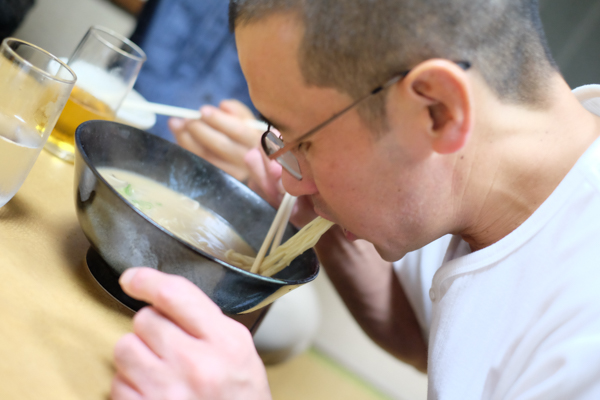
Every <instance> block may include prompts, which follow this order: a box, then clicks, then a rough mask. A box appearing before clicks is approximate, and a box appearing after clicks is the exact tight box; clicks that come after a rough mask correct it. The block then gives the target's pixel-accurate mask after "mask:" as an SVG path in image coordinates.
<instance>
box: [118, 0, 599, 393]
mask: <svg viewBox="0 0 600 400" xmlns="http://www.w3.org/2000/svg"><path fill="white" fill-rule="evenodd" d="M230 10H231V21H232V23H233V25H234V27H235V33H236V40H237V45H238V52H239V56H240V63H241V66H242V69H243V71H244V74H245V76H246V79H247V81H248V85H249V89H250V94H251V97H252V100H253V103H254V105H255V106H256V108H257V110H259V111H260V112H261V114H262V115H264V116H265V117H266V118H267V119H268V120H269V121H271V122H272V124H273V126H274V127H276V128H277V130H278V132H279V133H280V134H281V138H282V140H283V142H284V143H286V144H288V145H287V146H286V147H284V148H283V150H282V152H281V153H284V154H287V156H286V161H287V163H286V168H284V169H283V170H282V169H281V168H278V167H276V166H274V165H273V164H272V163H268V162H266V161H263V159H262V158H261V157H260V154H259V153H257V152H251V153H249V154H248V155H247V157H246V159H247V161H248V163H249V164H250V165H251V166H252V170H253V176H252V182H253V185H254V187H255V188H256V189H257V190H258V191H260V192H262V194H263V195H264V196H265V197H267V198H269V199H270V201H272V202H276V201H277V198H278V196H279V193H278V191H277V189H276V187H277V186H276V178H277V177H279V176H281V179H282V181H283V185H284V187H285V189H286V190H287V191H288V192H289V193H291V194H293V195H296V196H304V199H309V200H310V202H311V203H312V206H313V207H314V211H315V212H316V214H318V215H321V216H323V217H325V218H327V219H330V220H332V221H334V222H336V224H338V227H334V228H333V229H332V230H330V231H329V232H328V233H327V234H326V235H325V236H323V238H322V239H321V241H320V242H319V244H318V245H317V247H316V250H317V252H318V255H319V259H320V261H321V262H322V264H323V266H324V267H325V268H326V270H327V273H328V275H329V277H330V278H331V280H332V281H333V282H334V285H335V286H336V288H337V290H338V291H339V292H340V294H341V295H342V297H343V298H344V300H345V302H346V305H347V306H348V307H349V309H350V310H351V312H352V314H353V315H354V317H355V318H356V319H357V321H358V322H359V323H360V324H361V326H362V327H363V329H364V330H365V331H366V332H367V333H368V334H369V336H370V337H371V338H372V339H373V340H374V341H376V342H377V343H378V344H379V345H380V346H382V347H383V348H385V349H386V350H387V351H389V352H390V353H391V354H393V355H395V356H396V357H398V358H399V359H401V360H403V361H405V362H408V363H411V364H412V365H414V366H415V367H416V368H419V369H421V370H425V369H427V371H428V375H429V397H430V398H433V399H435V398H440V399H446V398H448V399H480V398H484V399H513V398H515V399H516V398H519V399H530V398H539V399H596V398H600V379H599V378H600V301H598V300H600V299H599V297H600V291H598V290H597V287H596V282H597V280H598V278H600V277H599V275H600V268H599V267H600V265H599V264H600V262H599V261H598V260H600V249H598V246H597V245H596V242H597V239H596V238H597V237H598V234H599V233H600V232H599V229H600V228H599V227H598V224H597V223H596V222H595V221H597V220H598V218H599V217H600V191H599V189H600V158H599V157H600V144H599V143H598V141H597V138H598V136H599V135H600V119H599V118H598V116H596V115H594V114H593V113H591V112H589V111H588V110H587V109H586V108H585V107H584V106H583V105H582V104H581V103H580V101H579V100H578V98H577V97H576V96H575V95H573V93H572V92H571V91H570V89H569V87H568V86H567V84H566V83H565V82H564V80H563V79H562V77H561V76H560V74H559V72H558V71H557V69H556V67H555V64H554V62H553V61H552V59H551V56H550V55H549V53H548V51H547V50H546V45H545V40H544V35H543V32H542V30H541V28H540V23H539V18H538V14H537V2H536V1H535V0H420V1H418V2H414V1H409V0H406V1H403V0H378V1H367V0H345V1H324V0H314V1H310V0H304V1H300V0H298V1H294V0H287V1H286V0H279V1H277V0H238V1H232V3H231V9H230ZM579 97H580V98H581V99H582V100H586V102H585V103H584V104H585V105H586V106H587V107H589V108H593V106H594V100H593V98H595V97H600V91H599V90H598V89H594V88H586V89H583V91H582V92H580V94H579ZM357 101H358V103H357ZM355 103H356V104H355ZM350 105H353V106H351V107H349V106H350ZM341 110H344V111H343V112H342V113H341V114H340V111H341ZM332 116H333V117H335V118H333V119H332ZM324 121H327V123H325V124H323V123H324ZM315 127H318V129H316V130H314V128H315ZM307 132H310V134H308V135H306V133H307ZM298 138H302V139H300V141H298ZM281 153H280V154H281ZM278 155H279V154H278ZM290 155H293V156H294V157H293V158H290ZM294 159H295V160H294ZM296 162H297V165H296V164H295V163H296ZM308 216H309V211H307V210H304V211H302V212H299V214H298V215H297V216H296V218H297V219H296V221H300V220H301V217H303V218H304V220H305V219H307V217H308ZM448 234H450V235H448ZM357 239H364V241H363V240H357ZM368 242H370V243H372V245H371V244H369V243H368ZM379 255H380V256H381V258H380V257H379ZM382 258H383V259H384V260H388V261H383V260H382ZM397 259H401V261H399V262H396V263H392V262H391V261H393V260H397ZM122 285H123V287H124V289H125V290H126V291H127V292H128V293H130V294H131V295H133V296H135V297H139V298H141V299H143V300H146V301H148V302H150V303H152V304H153V306H154V307H153V308H149V309H147V310H146V311H142V312H140V313H139V314H138V316H136V319H135V329H134V331H135V332H134V333H133V334H131V335H129V336H128V337H126V338H125V339H123V340H122V341H121V342H120V343H119V344H118V346H117V348H116V351H115V356H116V365H117V371H118V373H117V377H116V378H115V384H114V386H113V393H114V394H115V395H116V396H117V397H118V395H121V394H123V398H154V397H153V396H156V394H157V393H167V394H173V398H184V395H188V396H189V397H190V398H191V397H195V398H240V399H241V398H243V399H253V398H268V397H269V395H268V389H267V383H266V381H265V378H264V372H263V370H262V368H260V366H259V365H258V364H259V363H258V362H257V361H256V356H255V355H254V354H252V352H251V350H250V340H249V338H248V337H247V336H248V335H247V334H246V333H245V332H243V330H241V329H239V327H237V326H235V324H234V323H232V322H230V321H228V320H226V319H225V318H223V317H221V316H220V315H219V313H218V310H215V309H214V306H210V302H209V301H208V300H206V298H205V297H204V296H202V295H201V294H200V293H198V292H199V291H197V290H195V289H194V287H193V285H191V284H189V283H187V282H185V281H183V280H182V279H180V278H174V277H169V276H165V275H162V274H160V273H158V272H155V271H152V270H148V269H140V270H137V269H134V270H131V271H128V272H127V273H126V274H125V275H124V276H123V278H122ZM203 308H206V311H204V310H203ZM125 393H127V394H128V395H130V397H126V395H125ZM176 395H181V396H182V397H176Z"/></svg>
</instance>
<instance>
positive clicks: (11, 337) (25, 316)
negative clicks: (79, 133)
mask: <svg viewBox="0 0 600 400" xmlns="http://www.w3.org/2000/svg"><path fill="white" fill-rule="evenodd" d="M73 174H74V168H73V165H71V164H67V163H65V162H63V161H61V160H58V159H56V158H54V157H53V156H51V155H50V154H49V153H48V152H46V151H42V153H41V154H40V156H39V158H38V160H37V162H36V164H35V165H34V167H33V170H32V171H31V173H30V174H29V176H28V177H27V180H26V181H25V183H24V184H23V186H22V187H21V189H20V190H19V192H18V193H17V194H16V195H15V197H14V198H13V199H12V200H11V201H10V202H9V203H8V204H6V205H5V206H4V207H2V208H0V399H36V400H38V399H44V400H47V399H60V400H68V399H77V400H81V399H106V398H108V394H109V391H110V381H111V378H112V375H113V373H114V369H113V368H114V367H113V363H112V358H113V357H112V351H113V346H114V344H115V343H116V341H117V340H118V339H119V338H120V337H121V336H122V335H123V334H125V333H126V332H128V331H130V330H131V317H132V315H133V313H132V312H130V311H129V310H128V309H126V308H125V307H123V306H122V305H120V304H119V303H118V302H116V301H115V300H113V299H112V297H110V296H109V295H108V294H107V293H106V292H104V290H103V289H102V288H101V287H100V286H98V284H97V283H96V282H95V281H94V278H93V277H92V276H91V274H90V273H89V271H88V269H87V267H86V265H85V254H86V251H87V249H88V247H89V244H88V242H87V239H86V238H85V236H84V235H83V232H82V230H81V228H80V227H79V224H78V222H77V217H76V214H75V206H74V200H73Z"/></svg>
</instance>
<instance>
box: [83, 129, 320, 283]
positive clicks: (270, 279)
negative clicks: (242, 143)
mask: <svg viewBox="0 0 600 400" xmlns="http://www.w3.org/2000/svg"><path fill="white" fill-rule="evenodd" d="M93 124H114V125H118V126H121V127H125V128H127V129H128V130H134V131H139V132H141V134H145V135H150V136H152V139H153V140H159V141H162V142H165V143H166V144H168V145H169V146H177V147H179V149H180V150H182V151H184V152H186V153H189V154H190V155H192V157H196V158H199V159H201V160H202V161H203V162H206V163H207V164H209V165H210V166H211V167H213V168H216V169H218V170H219V171H221V173H223V174H225V175H227V176H228V177H229V178H231V179H233V180H235V181H236V182H239V181H238V180H237V179H235V178H234V177H233V176H231V175H230V174H228V173H227V172H225V171H223V170H222V169H220V168H217V167H215V166H214V165H212V164H210V163H209V162H208V161H206V160H205V159H203V158H202V157H200V156H197V155H196V154H194V153H192V152H190V151H188V150H186V149H184V148H183V147H181V146H178V145H176V144H175V143H172V142H169V141H168V140H166V139H163V138H161V137H159V136H156V135H153V134H151V133H148V132H146V131H143V130H141V129H138V128H136V127H133V126H129V125H126V124H122V123H119V122H115V121H102V120H92V121H86V122H83V123H82V124H81V125H79V126H78V127H77V129H76V130H75V148H76V152H78V153H79V155H80V156H81V157H82V158H83V160H84V161H85V164H86V166H87V167H88V168H90V170H91V171H92V172H93V173H94V175H95V176H96V178H100V181H101V182H102V183H104V184H105V185H106V186H107V187H108V188H109V190H111V191H112V192H113V194H116V195H117V197H118V198H119V199H121V200H122V201H124V202H125V204H127V205H128V206H129V207H130V208H131V209H132V210H133V211H135V212H136V213H137V214H138V215H139V216H141V217H142V218H143V219H145V220H146V221H147V222H149V223H150V224H152V225H154V227H156V228H158V229H159V230H160V231H162V232H163V233H165V234H167V235H168V236H169V237H171V238H172V239H175V240H176V241H177V242H179V243H180V244H183V245H184V246H186V247H188V248H189V249H191V250H192V251H194V252H196V253H200V254H201V255H203V256H205V257H206V258H208V259H209V260H211V261H213V262H217V263H218V264H221V265H222V266H224V267H226V268H228V269H230V270H233V271H234V272H236V273H241V274H242V275H246V276H248V277H250V278H253V279H255V278H259V279H260V280H262V281H266V282H269V283H275V284H278V285H282V284H283V285H286V286H288V285H289V286H291V285H302V284H305V283H308V282H311V281H313V280H314V279H315V278H316V277H317V276H318V275H319V271H320V262H319V259H318V258H317V257H316V254H315V259H316V268H315V272H314V273H313V274H311V275H310V276H308V277H306V278H304V279H297V280H291V279H290V280H286V279H280V278H273V277H270V276H264V275H260V274H255V273H253V272H250V271H247V270H245V269H243V268H239V267H236V266H235V265H231V264H229V263H227V262H226V261H223V260H221V259H220V258H217V257H215V256H213V255H212V254H209V253H206V252H205V251H203V250H201V249H199V248H197V247H195V246H193V245H192V244H190V243H188V242H187V241H185V240H183V239H181V238H179V237H178V236H176V235H175V234H173V233H172V232H171V231H169V230H167V229H166V228H164V227H163V226H161V225H159V224H158V223H157V222H156V221H154V220H153V219H152V218H150V217H149V216H148V215H146V214H145V213H144V212H142V211H141V210H140V209H138V208H137V207H135V206H134V205H133V204H132V203H131V202H129V201H128V200H127V199H126V198H125V197H123V196H122V195H121V194H120V193H119V192H118V191H117V190H116V189H115V188H113V187H112V185H111V184H110V183H108V181H107V180H106V179H104V177H103V176H102V174H100V172H98V169H97V168H96V166H95V165H94V164H93V163H92V162H91V160H90V158H89V157H88V155H87V153H86V152H85V150H84V149H83V147H82V144H81V140H80V135H81V134H82V133H81V132H84V128H85V127H86V126H87V125H93ZM75 160H77V157H75ZM128 172H133V171H128ZM133 173H136V172H133ZM158 183H159V184H161V185H162V183H160V182H158ZM239 183H240V184H242V183H241V182H239ZM75 184H77V182H75ZM242 185H243V184H242ZM247 189H248V190H249V191H250V192H251V193H252V194H254V195H255V196H257V197H258V198H260V199H261V201H263V202H265V203H266V204H267V205H269V206H270V207H272V206H271V205H270V204H269V203H268V202H266V201H265V200H264V199H263V198H262V197H260V196H259V195H258V194H257V193H255V192H254V191H252V190H251V189H250V188H247ZM171 190H173V189H171ZM210 211H211V212H213V213H215V212H214V211H213V210H210ZM215 214H216V213H215ZM216 215H218V216H219V217H220V218H222V219H224V220H225V218H223V217H222V216H220V215H219V214H216ZM225 221H227V220H225ZM238 234H239V233H238ZM309 250H311V249H309ZM309 250H307V251H309ZM313 252H314V250H313ZM302 254H304V253H302ZM299 256H300V255H299ZM299 256H298V257H299ZM296 258H297V257H296ZM292 262H293V261H292ZM286 268H287V267H286Z"/></svg>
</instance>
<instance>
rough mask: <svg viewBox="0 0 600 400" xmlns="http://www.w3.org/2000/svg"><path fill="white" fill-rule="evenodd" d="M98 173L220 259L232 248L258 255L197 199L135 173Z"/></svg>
mask: <svg viewBox="0 0 600 400" xmlns="http://www.w3.org/2000/svg"><path fill="white" fill-rule="evenodd" d="M98 172H100V174H101V175H102V177H104V179H106V180H107V181H108V183H109V184H110V185H111V186H112V187H113V188H114V189H116V190H117V191H118V192H119V193H120V194H121V195H122V196H123V197H125V198H126V199H127V200H128V201H129V202H130V203H132V204H133V205H134V206H135V207H136V208H138V209H139V210H140V211H142V212H143V213H144V214H146V215H147V216H148V217H150V218H151V219H152V220H154V221H155V222H156V223H157V224H159V225H160V226H162V227H163V228H165V229H166V230H168V231H169V232H171V233H173V234H174V235H175V236H177V237H178V238H180V239H181V240H183V241H185V242H187V243H189V244H191V245H192V246H194V247H197V248H199V249H200V250H202V251H204V252H206V253H208V254H211V255H213V256H215V257H217V258H219V259H221V260H227V257H226V256H225V253H226V252H227V251H228V250H230V249H233V250H234V251H235V252H237V253H241V254H244V255H247V256H252V257H254V256H256V252H255V251H254V249H252V247H250V245H248V243H246V242H245V241H244V239H242V238H241V237H240V235H239V234H238V233H237V232H236V231H235V230H234V229H233V227H232V226H231V225H229V224H228V223H227V222H226V221H225V220H224V219H223V218H221V217H220V216H218V215H217V214H215V213H213V212H212V211H210V210H208V209H206V208H204V207H202V206H201V205H200V203H198V202H197V201H196V200H193V199H191V198H189V197H187V196H184V195H182V194H181V193H177V192H176V191H174V190H171V189H170V188H168V187H166V186H164V185H162V184H160V183H158V182H156V181H154V180H152V179H149V178H146V177H144V176H142V175H139V174H136V173H133V172H129V171H125V170H122V169H117V168H107V167H102V168H98Z"/></svg>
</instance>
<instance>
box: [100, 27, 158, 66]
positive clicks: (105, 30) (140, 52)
mask: <svg viewBox="0 0 600 400" xmlns="http://www.w3.org/2000/svg"><path fill="white" fill-rule="evenodd" d="M89 31H90V33H92V34H93V35H94V37H96V38H97V39H98V40H99V41H100V42H102V43H103V44H104V45H105V46H107V47H109V48H111V49H112V50H114V51H116V52H117V53H119V54H121V55H123V56H125V57H128V58H131V59H134V60H136V61H146V60H147V59H148V57H147V56H146V52H144V50H142V48H141V47H140V46H138V45H137V44H135V43H133V42H132V41H131V40H130V39H128V38H126V37H125V36H123V35H121V34H120V33H117V32H115V31H113V30H112V29H108V28H105V27H103V26H99V25H93V26H91V27H90V29H89ZM98 31H99V32H103V33H106V34H108V35H110V36H112V37H114V38H117V39H119V40H120V41H122V42H123V43H126V44H127V45H128V46H130V47H131V48H132V49H133V50H135V51H136V52H137V53H138V54H133V53H128V52H126V51H124V50H123V49H121V48H120V47H117V46H115V45H114V44H113V43H111V42H109V41H108V40H106V39H105V38H103V37H102V35H99V34H98Z"/></svg>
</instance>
